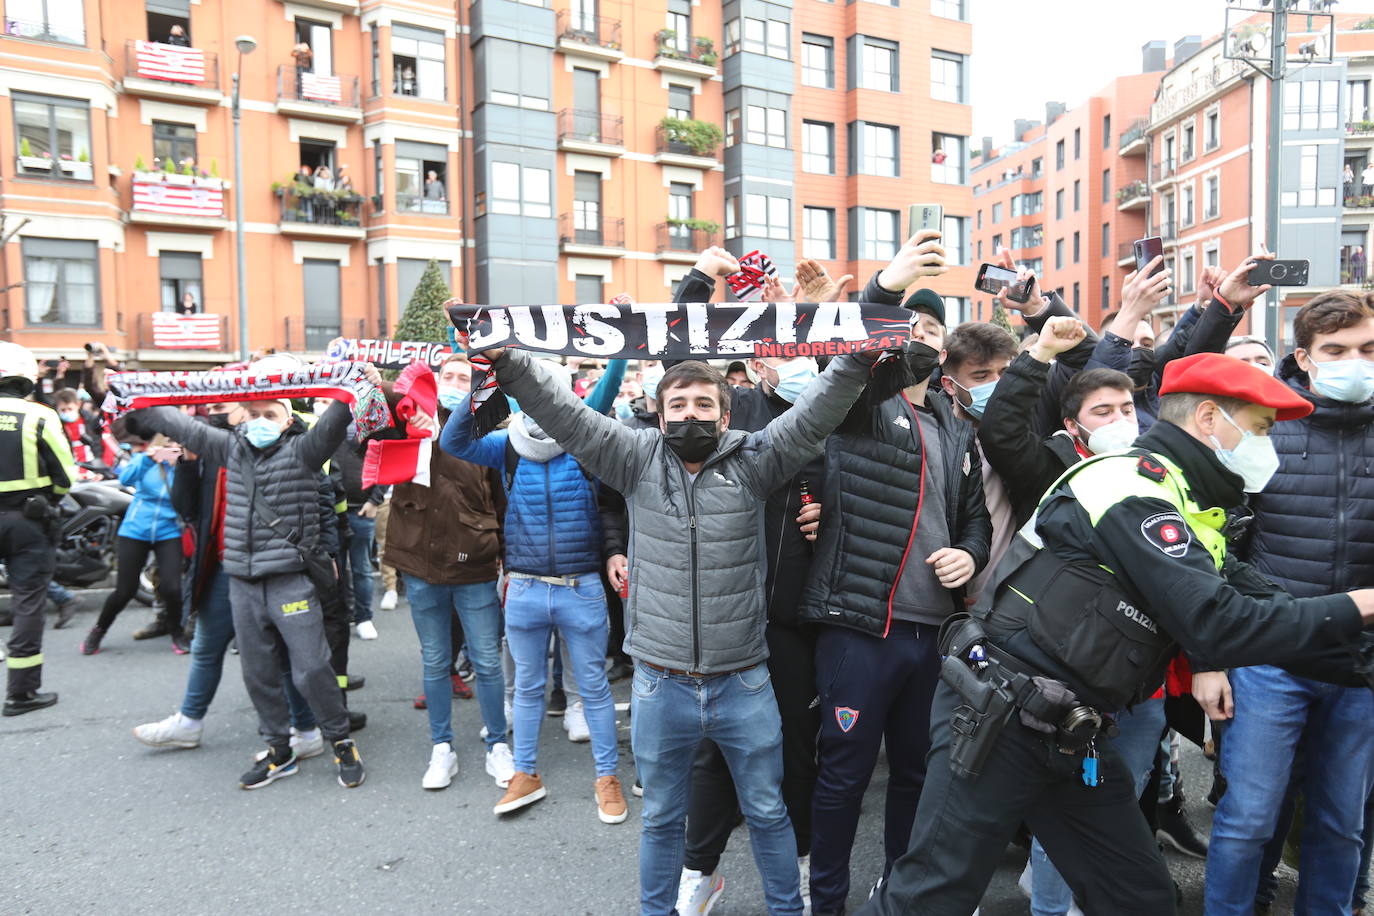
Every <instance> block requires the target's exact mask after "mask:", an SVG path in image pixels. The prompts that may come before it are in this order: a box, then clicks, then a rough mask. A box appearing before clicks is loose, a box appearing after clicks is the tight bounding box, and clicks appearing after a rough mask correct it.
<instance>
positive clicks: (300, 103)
mask: <svg viewBox="0 0 1374 916" xmlns="http://www.w3.org/2000/svg"><path fill="white" fill-rule="evenodd" d="M276 111H277V114H288V115H300V116H301V117H303V118H314V119H316V120H319V121H342V122H346V123H361V122H362V120H363V110H362V108H361V107H360V102H359V101H358V78H357V77H356V76H329V75H326V74H323V73H311V72H310V71H308V70H300V69H297V68H296V67H293V66H291V65H290V64H282V65H281V66H280V67H278V68H277V107H276Z"/></svg>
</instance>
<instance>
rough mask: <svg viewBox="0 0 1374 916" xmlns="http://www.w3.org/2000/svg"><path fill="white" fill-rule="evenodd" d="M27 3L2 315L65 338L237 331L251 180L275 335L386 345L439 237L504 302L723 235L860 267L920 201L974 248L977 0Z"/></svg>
mask: <svg viewBox="0 0 1374 916" xmlns="http://www.w3.org/2000/svg"><path fill="white" fill-rule="evenodd" d="M546 2H547V0H546ZM4 15H5V28H4V31H3V34H0V45H3V48H4V52H5V59H4V62H3V65H0V93H3V94H4V95H7V96H8V97H9V98H8V99H7V100H0V212H3V215H4V228H5V230H6V231H7V232H8V231H12V232H13V235H12V236H10V237H9V238H8V241H7V244H5V246H4V250H3V253H2V254H3V257H0V265H3V267H0V271H3V275H0V286H5V287H8V288H7V289H6V290H5V293H4V299H3V301H2V302H0V333H2V334H3V336H4V337H6V338H8V339H12V340H15V341H18V342H20V343H24V344H25V345H27V346H30V347H31V348H33V349H34V350H35V352H36V353H37V354H38V355H39V356H40V357H53V356H58V355H65V356H69V357H72V358H75V357H76V356H77V355H78V354H79V353H80V351H81V349H82V346H83V344H84V343H86V342H87V341H90V340H102V341H105V342H106V343H108V344H110V345H111V346H114V347H117V348H118V349H119V350H120V351H122V353H123V354H124V355H125V358H126V359H129V358H132V360H134V361H135V362H137V363H138V364H140V365H144V366H153V367H159V366H177V365H186V366H193V365H213V364H216V363H220V362H223V361H226V360H228V359H230V358H232V357H233V356H234V355H235V354H237V352H238V350H239V345H240V341H239V340H238V332H237V328H238V315H237V307H236V301H237V300H236V289H237V287H236V283H237V282H238V278H237V277H236V272H235V266H234V265H235V241H234V239H235V233H234V226H235V219H234V218H235V213H234V195H235V191H236V190H237V191H241V193H242V197H243V220H244V229H245V256H246V261H247V269H246V271H245V276H244V277H243V282H244V284H245V289H246V296H247V302H248V311H249V328H248V343H249V345H250V346H251V348H252V349H259V348H262V347H277V348H282V349H291V350H296V351H304V352H311V351H318V350H319V349H321V348H322V347H323V345H324V343H325V342H327V341H328V340H329V339H331V338H332V337H334V336H337V335H340V334H342V335H344V336H355V335H356V336H388V335H389V334H390V333H391V330H392V329H394V327H395V324H396V321H397V319H398V317H399V313H400V311H401V309H402V308H403V307H404V304H405V302H406V301H407V299H408V297H409V294H410V291H411V290H412V289H413V288H414V286H415V284H416V283H417V282H418V279H419V276H420V273H421V272H422V271H423V269H424V267H425V265H426V264H427V262H428V260H429V259H435V260H437V261H439V262H440V264H441V265H442V266H443V268H444V269H445V270H446V271H447V272H448V277H449V279H450V283H451V286H452V287H453V289H454V290H455V292H456V293H457V294H459V295H462V296H464V297H465V298H466V299H467V300H468V301H480V302H510V303H516V302H521V303H541V302H554V301H563V302H570V301H603V300H604V299H605V298H608V297H609V296H611V295H614V294H615V293H616V292H620V291H622V290H625V291H628V292H630V293H631V294H632V295H634V296H635V297H636V298H637V299H638V300H640V301H655V300H664V299H666V298H668V297H669V296H670V295H671V292H672V289H673V287H674V285H675V283H676V282H677V281H678V280H679V279H680V278H681V277H682V276H683V275H684V274H685V273H686V271H687V270H688V269H689V268H690V265H691V263H692V262H693V261H694V260H695V252H697V251H698V250H700V248H702V247H704V246H705V245H707V244H725V245H726V246H727V247H729V248H731V250H733V251H735V252H736V253H743V252H746V251H749V250H752V249H754V248H758V249H760V250H763V251H765V252H766V253H768V254H769V255H771V256H772V257H773V259H774V260H775V261H776V262H777V263H778V266H779V268H780V272H781V273H782V274H783V276H784V277H790V275H791V272H792V268H793V266H794V264H795V262H796V259H797V258H798V257H801V256H815V257H819V258H821V259H822V260H824V261H825V262H826V263H827V266H828V267H829V269H830V270H831V271H832V273H835V274H836V275H839V274H843V273H853V274H854V275H855V276H856V278H857V279H856V281H855V286H854V287H852V288H857V287H858V286H860V285H861V284H862V283H863V282H865V281H866V280H867V278H868V276H870V275H871V273H872V271H874V270H876V269H877V268H878V267H880V266H881V264H882V263H883V262H884V261H885V260H886V259H887V258H888V257H890V253H891V252H892V251H894V250H895V247H896V246H897V245H899V244H900V242H901V239H902V238H903V237H904V233H905V229H906V226H905V223H906V219H905V215H904V213H905V208H906V205H907V204H910V203H923V202H930V201H935V202H940V203H943V204H944V205H945V211H946V214H947V222H946V229H947V232H948V233H949V234H950V235H951V237H954V236H959V238H957V239H954V241H955V242H956V244H954V245H952V248H954V249H955V251H956V252H958V253H961V255H962V260H963V261H964V262H967V261H968V260H969V258H968V249H969V232H970V228H969V227H970V226H971V224H972V218H971V217H972V212H971V211H972V198H971V192H970V191H969V189H968V188H967V186H966V178H967V175H966V172H967V164H966V163H967V144H968V134H969V127H970V109H969V106H968V104H967V103H968V98H967V92H968V88H967V60H968V55H969V53H970V51H971V45H972V35H971V27H970V26H969V25H968V23H967V22H966V21H965V19H966V16H965V4H964V0H932V4H931V9H930V11H927V10H926V9H924V8H922V9H921V10H919V11H917V10H913V9H910V8H909V6H908V7H900V8H899V7H888V6H885V5H882V4H876V3H867V2H864V3H853V4H849V5H847V6H841V5H838V4H831V3H824V2H821V0H795V7H794V6H793V5H792V4H790V3H787V2H765V0H734V2H732V3H727V4H713V3H701V2H699V0H697V2H692V0H656V2H652V3H639V4H636V3H629V2H610V0H607V2H601V3H597V2H596V0H573V2H572V4H571V5H570V6H568V7H566V8H559V9H553V8H550V7H549V6H545V5H541V3H540V2H539V0H523V2H516V0H477V2H472V3H455V2H452V0H447V2H425V0H402V2H368V0H364V2H362V3H357V2H354V0H244V2H241V3H237V4H234V5H232V6H230V5H229V4H222V3H218V2H213V0H142V2H134V0H4ZM240 36H249V37H251V38H252V39H253V41H254V42H255V45H256V47H255V48H254V49H253V50H252V51H251V52H250V53H246V54H241V53H240V51H239V50H238V49H237V48H236V44H235V41H236V39H237V38H238V37H240ZM235 73H238V74H240V75H241V103H240V109H241V119H242V120H241V130H242V149H243V156H242V162H241V168H242V187H241V188H238V189H236V188H234V187H233V183H232V177H233V174H234V162H233V141H232V136H233V134H232V129H233V119H232V113H231V99H232V94H233V79H232V77H233V74H235ZM913 114H914V115H915V117H913ZM818 124H828V125H829V126H830V130H829V131H828V132H827V131H825V130H822V129H820V128H818V127H817V126H816V125H818ZM822 138H824V139H825V140H826V142H827V144H828V145H827V146H826V147H825V150H824V153H825V155H822V148H821V146H820V145H819V143H820V140H821V139H822ZM302 166H306V167H308V168H309V169H310V171H311V172H312V173H315V174H314V175H313V176H312V177H311V178H309V179H308V182H307V181H303V180H302V179H301V178H300V177H299V175H298V172H300V171H301V170H302ZM322 168H327V169H328V170H329V173H328V175H329V178H328V179H326V178H324V177H322V175H321V169H322ZM927 170H929V171H927ZM342 175H347V176H348V179H349V181H350V182H351V188H348V189H344V188H341V187H340V186H339V182H340V177H341V176H342ZM960 242H961V244H958V243H960ZM957 256H959V255H958V254H956V257H957ZM971 284H972V272H971V270H970V269H969V268H967V267H960V268H959V269H957V270H955V271H951V273H950V275H948V276H946V277H943V278H941V279H940V281H939V282H938V284H937V285H936V288H937V290H939V291H940V292H941V293H943V294H945V295H947V296H950V297H954V301H953V306H954V309H953V310H952V311H951V315H952V317H958V316H966V315H967V306H966V303H967V299H966V298H963V299H962V300H961V299H960V298H959V297H966V296H967V295H968V292H969V290H970V288H971ZM179 303H185V304H186V305H187V306H188V307H191V308H194V310H195V311H197V312H199V313H203V314H206V315H212V316H217V318H218V320H217V321H210V322H209V324H210V325H211V326H212V327H213V331H214V333H213V335H212V337H213V344H212V345H210V344H206V343H205V342H204V340H200V341H197V342H195V343H194V344H187V342H186V341H184V340H182V341H178V340H176V338H174V337H167V336H165V335H163V336H160V334H159V331H158V330H157V329H158V328H159V327H161V319H158V318H155V317H154V316H155V315H156V314H159V313H163V312H168V311H172V310H175V309H176V307H177V305H178V304H179ZM203 333H206V332H203Z"/></svg>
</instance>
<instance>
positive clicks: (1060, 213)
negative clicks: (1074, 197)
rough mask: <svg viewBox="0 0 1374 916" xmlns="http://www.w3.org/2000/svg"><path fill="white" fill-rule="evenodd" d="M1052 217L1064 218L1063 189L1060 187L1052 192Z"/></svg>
mask: <svg viewBox="0 0 1374 916" xmlns="http://www.w3.org/2000/svg"><path fill="white" fill-rule="evenodd" d="M1054 218H1055V219H1063V218H1064V189H1063V188H1060V189H1059V190H1058V191H1055V192H1054Z"/></svg>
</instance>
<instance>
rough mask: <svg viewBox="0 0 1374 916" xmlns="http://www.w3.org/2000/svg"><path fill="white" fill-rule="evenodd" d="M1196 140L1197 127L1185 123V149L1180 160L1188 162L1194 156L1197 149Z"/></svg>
mask: <svg viewBox="0 0 1374 916" xmlns="http://www.w3.org/2000/svg"><path fill="white" fill-rule="evenodd" d="M1196 141H1197V128H1196V127H1195V126H1194V125H1192V124H1185V125H1183V150H1182V157H1181V159H1180V161H1182V162H1188V161H1189V160H1191V159H1192V158H1193V157H1194V155H1195V153H1196V151H1197V146H1196Z"/></svg>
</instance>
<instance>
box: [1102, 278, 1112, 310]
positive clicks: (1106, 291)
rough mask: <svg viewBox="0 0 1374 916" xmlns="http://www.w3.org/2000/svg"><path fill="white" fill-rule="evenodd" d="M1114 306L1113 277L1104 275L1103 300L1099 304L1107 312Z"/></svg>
mask: <svg viewBox="0 0 1374 916" xmlns="http://www.w3.org/2000/svg"><path fill="white" fill-rule="evenodd" d="M1111 307H1112V278H1111V277H1108V276H1104V277H1103V278H1102V302H1101V304H1100V306H1099V308H1101V310H1102V311H1103V312H1104V313H1105V312H1106V311H1107V310H1108V309H1110V308H1111Z"/></svg>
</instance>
